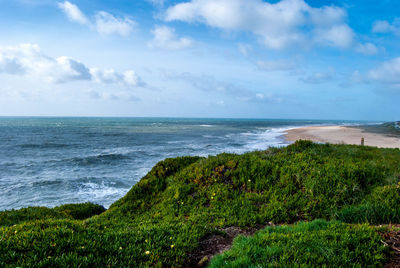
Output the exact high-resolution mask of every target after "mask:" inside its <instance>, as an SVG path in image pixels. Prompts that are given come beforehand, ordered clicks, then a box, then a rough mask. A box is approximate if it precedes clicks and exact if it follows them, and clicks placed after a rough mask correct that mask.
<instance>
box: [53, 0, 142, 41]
mask: <svg viewBox="0 0 400 268" xmlns="http://www.w3.org/2000/svg"><path fill="white" fill-rule="evenodd" d="M58 6H59V8H60V9H62V10H63V11H64V13H65V14H66V15H67V17H68V18H69V19H70V20H71V21H74V22H78V23H80V24H85V25H88V26H89V27H90V28H92V29H95V30H96V31H97V32H98V33H100V34H103V35H110V34H118V35H121V36H128V35H130V34H131V33H132V31H133V30H134V27H135V25H136V22H135V21H133V20H132V19H130V18H128V17H124V18H118V17H115V16H113V15H112V14H110V13H108V12H105V11H99V12H97V13H96V14H95V15H94V18H93V19H92V20H90V19H89V18H88V17H87V16H86V15H85V14H84V13H83V12H82V11H81V10H80V9H79V7H78V6H77V5H74V4H72V3H70V2H68V1H65V2H62V3H58Z"/></svg>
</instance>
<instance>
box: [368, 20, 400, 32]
mask: <svg viewBox="0 0 400 268" xmlns="http://www.w3.org/2000/svg"><path fill="white" fill-rule="evenodd" d="M372 32H374V33H394V34H400V18H395V19H394V20H393V22H392V23H389V22H388V21H386V20H377V21H375V22H374V24H373V25H372Z"/></svg>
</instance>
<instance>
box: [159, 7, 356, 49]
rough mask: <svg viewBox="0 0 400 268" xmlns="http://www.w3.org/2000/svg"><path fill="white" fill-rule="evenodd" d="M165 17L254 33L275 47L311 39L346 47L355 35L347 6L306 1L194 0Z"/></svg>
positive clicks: (267, 44) (171, 11)
mask: <svg viewBox="0 0 400 268" xmlns="http://www.w3.org/2000/svg"><path fill="white" fill-rule="evenodd" d="M165 20H166V21H175V20H179V21H185V22H189V23H194V22H200V23H204V24H206V25H209V26H211V27H215V28H219V29H222V30H227V31H246V32H251V33H253V34H255V35H257V36H259V37H260V38H261V41H262V42H263V43H264V44H265V45H266V46H267V47H269V48H272V49H281V48H285V47H287V46H290V45H293V44H297V45H299V44H301V45H307V44H308V43H310V42H311V43H314V42H317V43H320V44H327V45H330V46H335V47H340V48H344V47H349V46H350V44H351V43H352V40H353V36H354V34H353V31H352V29H351V28H350V27H349V26H348V25H347V24H346V22H345V21H346V12H345V10H344V9H342V8H339V7H334V6H323V7H321V8H313V7H311V6H309V5H308V4H307V3H306V2H305V1H304V0H281V1H279V2H277V3H268V2H265V1H262V0H220V1H214V0H192V1H189V2H185V3H179V4H176V5H175V6H172V7H170V8H168V9H167V11H166V14H165ZM305 29H306V30H305Z"/></svg>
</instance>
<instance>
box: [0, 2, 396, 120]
mask: <svg viewBox="0 0 400 268" xmlns="http://www.w3.org/2000/svg"><path fill="white" fill-rule="evenodd" d="M0 6H1V9H0V115H3V116H10V115H11V116H12V115H22V116H30V115H34V116H49V115H51V116H171V117H235V118H302V119H354V120H388V121H389V120H398V119H399V114H400V105H398V103H399V100H400V53H399V51H400V42H399V41H400V14H399V13H398V12H396V11H398V10H400V1H396V0H385V1H369V0H367V1H365V0H363V1H361V0H356V1H343V0H341V1H340V0H335V1H317V0H312V1H311V0H309V1H304V0H281V1H277V0H274V1H262V0H191V1H189V0H186V1H178V0H171V1H168V0H164V1H163V0H142V1H139V0H123V1H100V0H92V1H88V0H87V1H86V0H83V1H82V0H81V1H73V0H71V1H51V0H40V1H39V0H13V1H6V0H0Z"/></svg>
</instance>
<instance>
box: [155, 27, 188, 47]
mask: <svg viewBox="0 0 400 268" xmlns="http://www.w3.org/2000/svg"><path fill="white" fill-rule="evenodd" d="M151 32H152V34H153V36H154V38H153V40H152V41H151V42H150V43H149V46H150V47H152V48H162V49H167V50H179V49H185V48H190V47H192V46H193V45H194V42H193V40H192V39H190V38H188V37H177V36H176V34H175V29H173V28H171V27H167V26H156V27H155V28H154V29H153V30H152V31H151Z"/></svg>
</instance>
